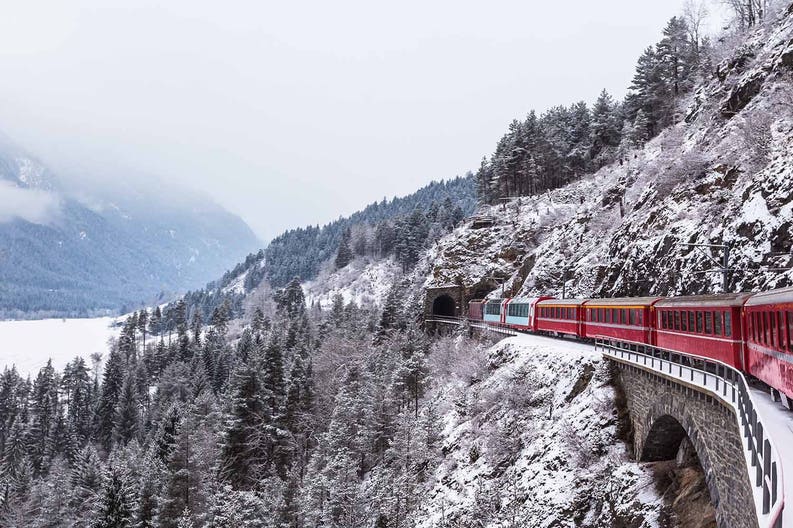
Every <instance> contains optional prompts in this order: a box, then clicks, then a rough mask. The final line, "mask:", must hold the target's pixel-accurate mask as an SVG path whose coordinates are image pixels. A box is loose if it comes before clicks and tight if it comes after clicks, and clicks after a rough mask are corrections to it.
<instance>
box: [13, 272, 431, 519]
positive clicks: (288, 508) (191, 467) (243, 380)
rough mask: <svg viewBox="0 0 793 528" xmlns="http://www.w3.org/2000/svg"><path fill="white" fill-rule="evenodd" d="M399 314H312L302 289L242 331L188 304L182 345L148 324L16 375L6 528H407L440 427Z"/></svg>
mask: <svg viewBox="0 0 793 528" xmlns="http://www.w3.org/2000/svg"><path fill="white" fill-rule="evenodd" d="M395 291H397V290H395ZM402 303H403V299H401V297H400V296H399V295H397V294H393V295H391V296H389V302H388V303H387V305H386V307H385V310H384V312H383V313H382V314H381V313H380V312H379V311H373V310H370V309H367V308H361V307H358V306H356V305H355V304H352V303H351V304H347V305H345V304H344V302H343V301H342V299H341V297H338V298H336V299H335V300H334V303H333V306H332V307H331V308H330V309H328V310H325V311H321V310H317V309H313V310H312V309H308V308H307V307H306V305H305V301H304V298H303V292H302V289H301V287H300V284H299V283H298V282H297V281H292V282H290V283H289V284H288V285H287V286H286V287H285V288H283V289H281V290H278V291H276V292H275V295H274V305H275V310H274V311H273V312H272V313H269V314H265V313H264V311H263V310H261V309H257V310H256V311H255V313H254V314H253V316H252V318H251V319H250V321H248V322H247V323H246V324H245V325H244V326H243V327H239V326H236V325H235V327H234V329H233V330H232V328H231V327H230V321H229V319H228V313H227V311H226V310H225V308H224V307H221V308H219V309H218V310H216V311H215V313H214V314H213V317H212V318H211V320H209V321H208V323H209V326H206V327H204V326H202V324H201V320H200V317H194V318H193V319H192V320H188V319H187V318H186V316H185V311H184V307H185V304H184V303H183V302H182V303H179V304H178V305H177V308H176V325H175V329H174V330H173V331H170V330H165V329H164V327H163V325H162V324H161V322H162V320H161V318H160V314H159V312H158V311H155V312H148V311H141V312H138V313H136V314H134V315H133V316H131V317H129V318H128V319H127V320H126V322H125V324H124V325H123V327H122V328H121V329H120V332H119V336H118V339H117V340H115V342H114V343H113V344H112V346H111V348H110V350H109V352H108V354H107V355H106V356H105V357H96V356H95V357H93V358H92V361H91V363H90V364H88V363H86V361H84V360H83V359H82V358H76V359H75V360H74V361H72V362H70V363H69V364H68V366H67V367H66V368H65V369H64V370H63V372H56V371H55V370H54V369H53V368H52V366H51V365H50V364H48V365H47V366H45V367H44V368H42V369H41V370H40V372H39V373H38V374H37V375H36V377H35V378H34V379H32V380H30V379H24V378H22V377H20V376H19V375H18V374H17V372H16V371H15V370H14V369H9V368H6V369H5V371H4V372H3V374H2V376H1V377H0V415H2V416H3V417H4V420H3V421H2V422H1V423H0V449H2V454H3V456H2V467H0V501H2V502H0V511H2V517H0V525H2V526H85V527H96V528H98V527H108V528H109V527H114V528H118V527H132V526H135V527H145V526H163V527H171V526H172V527H184V526H213V527H220V526H223V527H232V526H235V527H236V526H257V527H258V526H262V527H264V526H316V525H320V524H331V525H336V526H357V525H363V524H361V523H364V521H365V520H367V519H369V520H371V519H370V516H371V515H372V509H371V507H370V505H371V504H372V503H373V501H374V502H377V503H378V504H380V506H379V507H378V508H377V511H378V512H379V513H378V515H379V516H381V517H382V518H381V519H379V520H378V522H380V523H387V525H389V526H401V525H402V521H401V519H403V518H404V517H405V516H407V515H408V514H409V512H410V510H411V508H413V507H414V506H415V505H414V504H412V501H413V498H412V495H411V490H412V489H413V488H414V487H415V486H416V485H417V484H418V483H419V482H420V481H421V480H422V479H423V478H425V475H423V473H422V471H421V468H423V467H424V468H426V467H428V465H430V466H431V464H429V461H430V460H431V459H433V457H437V456H438V455H439V452H438V450H439V447H440V446H439V444H438V439H439V428H440V427H441V424H440V423H438V419H439V418H438V416H437V415H436V413H435V411H434V409H433V406H432V402H427V401H424V400H423V395H424V392H425V389H426V387H427V386H428V384H429V383H431V382H432V381H431V379H430V377H429V370H430V369H429V363H428V362H429V361H431V357H432V347H433V345H431V343H430V341H429V340H428V338H427V337H426V336H425V334H424V333H423V332H422V331H421V330H420V329H419V328H418V327H417V326H416V325H415V321H414V320H413V315H411V316H407V315H406V314H407V313H410V311H409V310H403V309H402V308H401V306H402ZM232 332H233V333H234V334H235V336H234V337H235V338H232V335H231V333H232ZM337 388H338V390H336V389H337ZM375 467H376V468H377V470H376V471H373V469H374V468H375ZM364 474H369V475H371V477H370V478H373V479H375V480H379V481H380V484H379V485H377V484H376V483H374V482H373V483H372V486H371V490H370V491H369V492H368V493H366V494H362V492H361V490H360V489H359V487H358V483H359V477H360V476H361V475H364ZM367 522H368V521H367Z"/></svg>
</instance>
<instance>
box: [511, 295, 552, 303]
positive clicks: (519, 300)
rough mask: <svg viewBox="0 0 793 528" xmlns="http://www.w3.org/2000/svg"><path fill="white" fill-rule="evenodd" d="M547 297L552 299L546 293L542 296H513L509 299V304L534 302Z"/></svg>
mask: <svg viewBox="0 0 793 528" xmlns="http://www.w3.org/2000/svg"><path fill="white" fill-rule="evenodd" d="M545 299H552V297H548V296H544V295H543V296H540V297H513V298H512V299H510V300H509V304H534V303H536V302H538V301H542V300H545Z"/></svg>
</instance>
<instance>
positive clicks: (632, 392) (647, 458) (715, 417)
mask: <svg viewBox="0 0 793 528" xmlns="http://www.w3.org/2000/svg"><path fill="white" fill-rule="evenodd" d="M609 359H610V360H611V361H613V362H614V363H615V364H616V368H617V371H618V382H619V384H620V385H621V387H622V389H623V390H624V393H625V396H626V400H627V406H628V410H629V412H630V422H631V425H632V433H633V445H634V454H635V456H636V460H638V461H641V462H655V461H662V460H674V459H677V460H678V462H681V461H683V460H685V459H688V458H691V457H693V456H694V455H696V457H697V458H698V459H699V463H700V464H701V466H702V469H703V471H704V473H705V481H706V483H707V487H708V491H709V492H710V497H711V501H712V502H713V505H714V507H715V509H716V522H717V525H718V526H719V528H744V527H746V528H749V527H752V528H754V527H757V513H756V511H757V510H756V506H755V500H754V495H753V491H752V490H753V488H752V482H751V480H750V478H749V472H748V469H747V462H746V457H745V455H744V445H743V437H742V435H741V431H740V429H739V427H738V423H739V422H738V418H737V416H736V412H735V410H734V408H733V406H732V405H730V404H729V403H727V402H725V401H724V400H722V399H721V398H720V397H719V396H715V395H713V394H712V393H710V392H709V391H707V390H706V389H704V388H703V387H701V386H697V385H696V384H689V383H687V382H686V381H685V380H682V379H680V378H679V377H676V376H672V375H666V374H665V373H662V372H659V371H658V370H655V369H650V368H645V367H642V366H640V365H636V364H633V363H631V362H628V361H620V360H619V359H617V358H609Z"/></svg>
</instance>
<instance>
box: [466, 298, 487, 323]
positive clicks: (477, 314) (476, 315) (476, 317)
mask: <svg viewBox="0 0 793 528" xmlns="http://www.w3.org/2000/svg"><path fill="white" fill-rule="evenodd" d="M484 313H485V301H483V300H482V299H474V300H473V301H471V302H469V303H468V319H471V320H473V321H481V320H482V318H483V317H484Z"/></svg>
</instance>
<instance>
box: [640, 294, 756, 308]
mask: <svg viewBox="0 0 793 528" xmlns="http://www.w3.org/2000/svg"><path fill="white" fill-rule="evenodd" d="M752 295H753V294H751V293H720V294H713V295H688V296H684V297H667V298H666V299H664V300H662V301H659V302H658V303H656V305H655V306H656V307H657V308H667V307H683V306H694V307H699V306H704V307H716V306H721V307H723V306H743V305H744V303H745V302H746V300H747V299H748V298H749V297H751V296H752Z"/></svg>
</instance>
